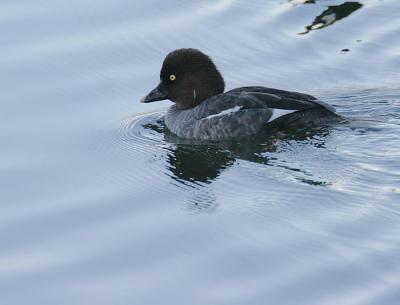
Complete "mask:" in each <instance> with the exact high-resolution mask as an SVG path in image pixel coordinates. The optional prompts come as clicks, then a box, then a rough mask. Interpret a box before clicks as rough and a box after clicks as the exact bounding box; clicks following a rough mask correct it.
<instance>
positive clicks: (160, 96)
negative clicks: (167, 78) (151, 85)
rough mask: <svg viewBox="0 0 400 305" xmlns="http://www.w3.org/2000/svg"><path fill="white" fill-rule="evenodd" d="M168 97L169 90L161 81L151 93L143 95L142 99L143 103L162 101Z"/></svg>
mask: <svg viewBox="0 0 400 305" xmlns="http://www.w3.org/2000/svg"><path fill="white" fill-rule="evenodd" d="M167 98H168V94H167V90H166V89H165V87H164V86H163V84H162V83H160V84H159V85H158V86H157V87H156V88H155V89H153V90H151V91H150V93H149V94H147V95H146V96H144V97H142V99H141V100H140V102H141V103H151V102H156V101H162V100H165V99H167Z"/></svg>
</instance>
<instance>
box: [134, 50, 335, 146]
mask: <svg viewBox="0 0 400 305" xmlns="http://www.w3.org/2000/svg"><path fill="white" fill-rule="evenodd" d="M224 90H225V82H224V79H223V77H222V74H221V73H220V71H219V70H218V68H217V66H216V65H215V63H214V62H213V60H212V59H211V58H210V57H209V56H208V55H206V54H204V53H203V52H201V51H200V50H197V49H194V48H183V49H177V50H174V51H172V52H170V53H169V54H168V55H167V56H166V57H165V59H164V61H163V64H162V67H161V71H160V82H159V84H158V85H157V87H156V88H155V89H153V90H151V91H150V92H149V93H148V94H147V95H145V96H144V97H143V98H142V99H141V102H142V103H152V102H156V101H161V100H170V101H172V102H173V103H174V104H173V105H172V106H171V107H170V108H169V109H168V110H167V112H166V114H165V117H164V121H165V125H166V127H167V128H168V130H169V131H170V132H172V133H173V134H174V135H176V136H177V137H180V138H184V139H194V140H224V139H229V138H240V137H248V136H251V135H255V134H257V133H259V132H260V131H261V130H270V131H271V132H276V131H277V130H284V129H287V128H289V129H300V128H309V127H316V126H325V125H327V124H332V123H336V122H338V121H340V120H341V119H342V118H341V117H340V116H339V115H338V114H336V111H335V109H334V108H333V107H332V106H330V105H328V104H327V103H325V102H322V101H320V100H319V99H317V98H315V97H313V96H311V95H308V94H304V93H299V92H290V91H285V90H280V89H273V88H267V87H262V86H248V87H240V88H236V89H232V90H230V91H227V92H224Z"/></svg>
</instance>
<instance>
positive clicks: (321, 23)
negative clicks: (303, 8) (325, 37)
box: [299, 1, 363, 35]
mask: <svg viewBox="0 0 400 305" xmlns="http://www.w3.org/2000/svg"><path fill="white" fill-rule="evenodd" d="M304 3H314V2H309V1H306V2H304ZM362 6H363V5H362V4H361V3H359V2H344V3H342V4H340V5H331V6H328V8H327V9H326V10H325V11H323V12H322V13H321V14H320V15H319V16H317V17H315V19H314V21H313V22H312V23H311V24H310V25H308V26H306V31H304V32H302V33H299V35H304V34H307V33H309V32H310V31H313V30H319V29H323V28H325V27H327V26H330V25H332V24H334V23H335V22H336V21H339V20H341V19H343V18H345V17H348V16H349V15H351V14H352V13H354V12H355V11H357V10H358V9H360V8H361V7H362Z"/></svg>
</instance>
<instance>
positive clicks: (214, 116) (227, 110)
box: [202, 106, 243, 120]
mask: <svg viewBox="0 0 400 305" xmlns="http://www.w3.org/2000/svg"><path fill="white" fill-rule="evenodd" d="M242 107H243V106H235V107H233V108H229V109H226V110H222V111H221V112H220V113H217V114H211V115H209V116H208V117H205V118H203V119H202V120H206V119H207V120H208V119H212V118H216V117H219V116H224V115H229V114H232V113H235V112H238V111H239V110H240V109H242Z"/></svg>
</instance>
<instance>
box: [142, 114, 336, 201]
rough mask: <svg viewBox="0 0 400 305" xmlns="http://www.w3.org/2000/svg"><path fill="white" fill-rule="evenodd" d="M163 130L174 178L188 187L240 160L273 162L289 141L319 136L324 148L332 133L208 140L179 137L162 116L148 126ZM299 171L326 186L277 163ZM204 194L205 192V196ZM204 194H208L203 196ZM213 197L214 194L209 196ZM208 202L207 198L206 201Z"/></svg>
mask: <svg viewBox="0 0 400 305" xmlns="http://www.w3.org/2000/svg"><path fill="white" fill-rule="evenodd" d="M144 127H145V128H147V129H151V130H152V131H155V132H157V133H159V134H160V135H161V136H163V137H164V140H165V141H166V142H168V143H171V144H172V145H171V146H169V148H168V155H167V161H168V171H169V172H170V173H171V178H172V179H174V181H177V182H179V183H182V184H185V185H186V186H196V187H197V186H199V187H200V188H201V187H203V186H206V185H208V184H210V183H212V182H213V181H214V180H215V179H216V178H217V177H218V176H219V175H220V174H221V173H222V172H223V171H224V170H225V169H227V168H229V167H231V166H232V165H233V164H234V163H235V161H236V160H246V161H250V162H255V163H259V164H263V165H270V161H271V160H270V157H268V155H267V153H268V152H274V151H276V150H277V149H278V148H279V147H280V146H281V144H282V143H284V142H287V141H293V140H295V141H304V140H306V139H308V140H309V139H310V138H312V137H314V136H317V135H318V139H319V140H318V143H317V144H314V145H316V146H318V147H319V148H323V147H324V141H323V139H324V137H325V136H326V135H327V134H328V133H329V129H326V128H314V129H298V130H287V131H285V132H280V131H276V130H274V132H268V131H265V132H262V133H259V134H257V135H255V136H251V137H246V138H242V139H234V140H229V141H219V142H209V141H207V142H205V141H196V140H187V139H182V138H178V137H177V136H175V135H174V134H172V133H171V132H169V131H168V129H167V128H166V127H165V125H164V122H163V120H162V119H159V120H157V121H156V122H154V123H149V124H146V125H145V126H144ZM273 166H279V167H282V168H285V169H286V170H289V171H293V172H296V173H304V176H307V179H298V180H300V181H302V182H304V183H307V184H312V185H325V184H326V183H325V182H323V181H319V180H313V179H311V178H310V177H312V175H310V174H309V173H306V172H304V171H303V170H302V169H299V168H291V167H290V166H286V165H282V164H281V165H277V164H276V163H274V164H273ZM202 196H203V195H202ZM203 197H204V196H203ZM206 197H207V198H208V199H210V198H211V197H213V196H211V197H210V196H206ZM205 201H207V200H205Z"/></svg>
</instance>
